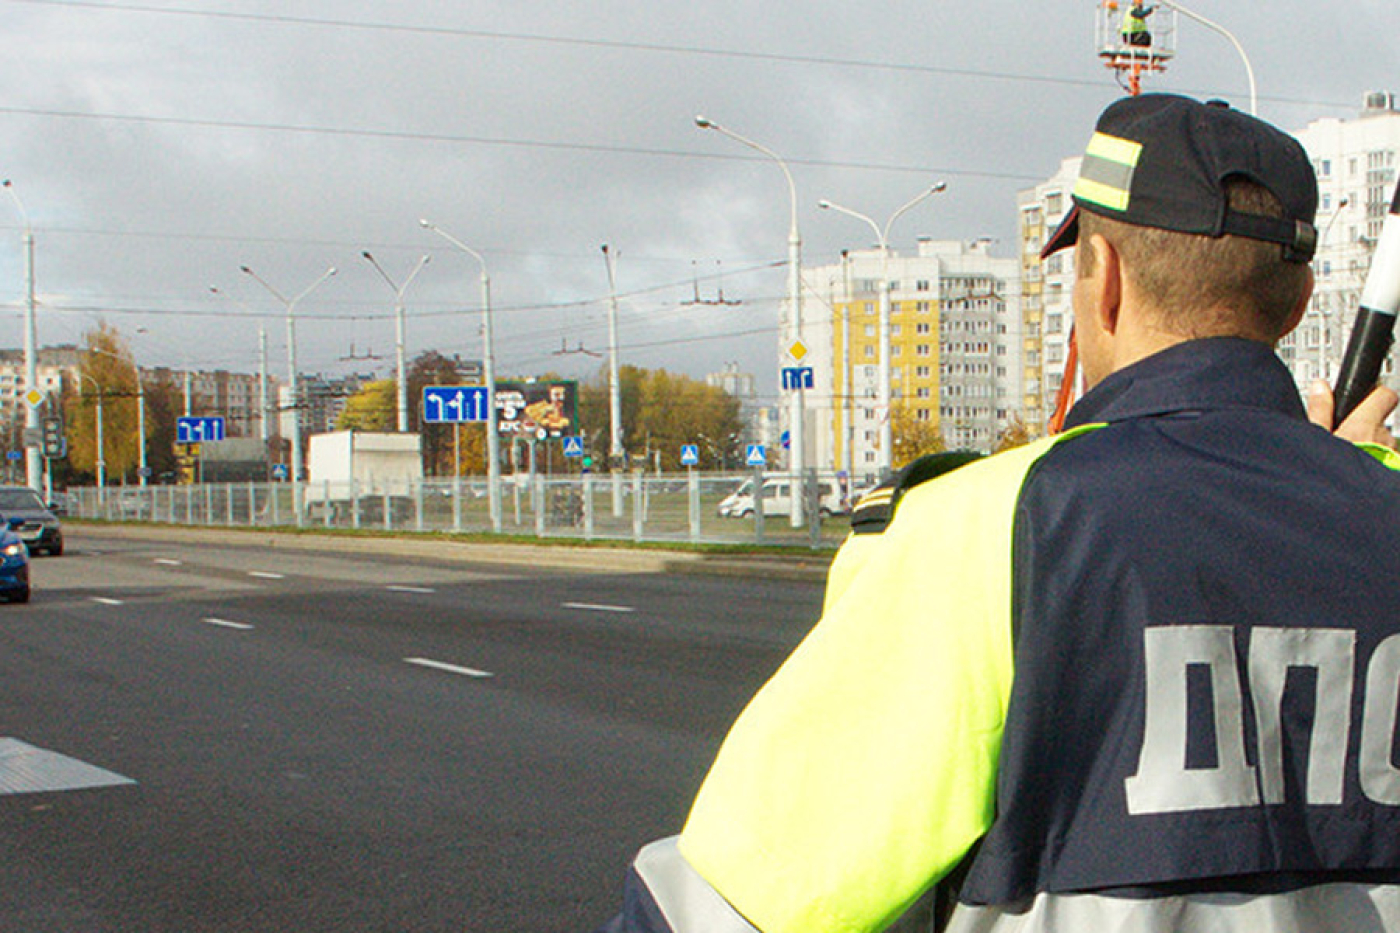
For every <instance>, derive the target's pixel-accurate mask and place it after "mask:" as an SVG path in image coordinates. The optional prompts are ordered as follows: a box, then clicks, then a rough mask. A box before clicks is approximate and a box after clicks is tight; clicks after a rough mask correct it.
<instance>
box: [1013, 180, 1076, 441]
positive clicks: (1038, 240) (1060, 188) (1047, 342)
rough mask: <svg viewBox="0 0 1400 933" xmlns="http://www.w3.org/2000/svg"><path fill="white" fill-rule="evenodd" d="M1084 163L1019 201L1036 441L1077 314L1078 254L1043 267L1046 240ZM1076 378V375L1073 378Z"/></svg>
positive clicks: (1025, 398)
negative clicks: (1042, 257)
mask: <svg viewBox="0 0 1400 933" xmlns="http://www.w3.org/2000/svg"><path fill="white" fill-rule="evenodd" d="M1080 161H1081V159H1080V158H1079V157H1078V156H1076V157H1074V158H1070V159H1065V160H1063V161H1062V162H1061V163H1060V168H1059V170H1058V171H1057V172H1055V174H1054V175H1053V176H1051V177H1050V178H1048V179H1047V180H1046V181H1044V182H1042V183H1041V184H1039V185H1036V186H1035V187H1034V188H1032V189H1029V190H1026V191H1022V192H1020V194H1019V195H1018V196H1017V204H1016V206H1017V210H1018V215H1019V230H1020V236H1019V242H1020V250H1019V258H1020V265H1021V277H1022V294H1021V334H1022V345H1021V363H1022V377H1021V385H1022V387H1023V389H1024V392H1023V395H1022V398H1021V411H1022V418H1023V419H1024V420H1025V424H1026V428H1027V430H1029V432H1030V434H1031V436H1032V437H1040V436H1042V435H1044V434H1045V432H1046V427H1047V425H1048V424H1049V422H1050V416H1051V414H1052V413H1053V412H1054V410H1055V401H1056V398H1057V397H1058V395H1059V391H1060V385H1061V383H1062V382H1063V381H1064V379H1065V371H1066V368H1067V364H1068V362H1069V358H1070V333H1071V330H1072V329H1073V326H1074V310H1073V308H1072V307H1071V305H1070V302H1071V298H1072V297H1073V294H1074V250H1072V249H1069V250H1064V251H1062V252H1059V253H1056V254H1055V255H1054V256H1051V257H1050V258H1049V259H1048V260H1045V261H1044V262H1042V261H1041V259H1040V251H1041V249H1042V248H1044V246H1045V241H1046V240H1047V239H1048V238H1049V236H1050V234H1051V233H1053V232H1054V231H1055V228H1056V227H1057V226H1059V223H1060V221H1061V220H1063V219H1064V216H1065V214H1066V213H1068V212H1069V210H1070V208H1071V207H1073V202H1071V200H1070V194H1071V192H1072V191H1073V190H1074V182H1075V179H1077V178H1078V177H1079V163H1080ZM1070 378H1071V379H1074V378H1075V376H1074V374H1071V376H1070Z"/></svg>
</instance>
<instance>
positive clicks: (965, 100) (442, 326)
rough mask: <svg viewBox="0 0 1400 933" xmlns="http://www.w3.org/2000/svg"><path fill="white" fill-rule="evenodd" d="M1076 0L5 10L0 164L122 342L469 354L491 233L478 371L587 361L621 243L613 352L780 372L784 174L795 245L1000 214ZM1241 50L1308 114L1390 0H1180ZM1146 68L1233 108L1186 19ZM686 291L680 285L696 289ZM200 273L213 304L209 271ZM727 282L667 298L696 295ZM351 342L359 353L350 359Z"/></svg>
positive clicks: (73, 316) (976, 231) (829, 254)
mask: <svg viewBox="0 0 1400 933" xmlns="http://www.w3.org/2000/svg"><path fill="white" fill-rule="evenodd" d="M1097 6H1098V3H1097V2H1096V0H1049V2H1037V3H1026V2H1024V0H1023V2H1010V0H982V2H963V0H874V2H870V3H864V4H856V3H850V2H844V3H837V2H831V0H806V2H793V0H767V2H762V3H760V2H738V0H704V2H689V3H679V2H675V0H649V2H645V3H641V2H632V3H623V2H618V0H595V2H591V3H579V2H563V0H554V2H546V0H509V2H501V0H456V2H447V0H395V2H392V3H390V2H387V0H335V2H331V0H275V2H274V0H265V2H258V0H135V2H129V3H128V2H120V0H118V2H107V0H95V2H71V0H0V22H3V24H4V25H3V27H0V28H3V31H4V34H5V39H6V41H5V50H6V54H5V56H4V61H3V64H0V177H4V178H9V179H11V180H12V182H13V189H12V190H13V191H14V192H15V193H16V194H18V195H19V197H20V200H21V202H22V204H23V208H24V210H25V211H26V212H27V214H28V217H29V221H30V224H31V226H32V228H33V230H34V235H35V239H36V244H37V245H36V258H37V263H36V265H37V283H38V286H37V290H38V294H39V301H40V312H39V322H40V323H39V335H40V341H41V343H43V344H46V345H47V344H53V343H61V342H74V341H78V340H80V339H81V337H82V335H83V333H84V332H85V331H87V330H88V329H90V328H92V327H93V326H94V325H95V324H96V323H97V322H99V321H106V322H107V323H108V324H110V325H112V326H114V327H116V328H118V329H119V330H120V331H122V333H123V334H124V335H125V336H126V337H127V339H128V341H129V342H130V344H131V345H132V347H133V349H134V351H135V353H136V356H137V359H138V360H139V361H140V362H141V363H142V364H143V365H173V366H178V367H203V368H228V369H235V370H242V371H247V372H253V371H256V369H257V366H258V358H259V355H258V330H259V328H260V327H262V328H265V329H266V331H267V339H268V348H269V367H270V369H271V371H272V372H273V373H274V374H276V375H279V376H281V375H285V372H286V365H287V364H286V324H285V321H286V315H285V306H284V305H282V304H281V303H279V302H278V301H277V299H275V298H273V297H272V296H271V295H270V294H268V293H267V291H265V290H264V289H263V287H262V286H261V285H259V284H258V283H257V282H256V281H254V280H253V279H252V278H250V277H249V276H247V275H244V274H242V273H240V271H239V267H240V266H242V265H248V266H250V267H251V268H253V269H254V270H255V271H256V272H257V273H258V275H259V276H261V277H262V278H263V279H265V280H266V281H267V282H269V283H271V284H272V285H273V286H274V287H275V288H276V289H277V290H278V291H280V292H281V293H282V294H283V295H285V296H287V297H291V296H292V295H294V294H296V293H298V292H300V291H301V290H302V289H304V288H306V287H307V286H309V285H311V284H312V283H313V282H314V281H316V279H317V278H318V277H319V276H321V274H322V273H323V272H324V271H325V270H326V269H327V268H328V267H330V266H332V265H334V266H336V267H337V268H338V270H339V271H338V274H337V275H336V276H335V277H334V278H331V279H329V280H327V281H326V282H325V283H324V284H322V285H321V286H320V287H319V288H317V289H316V290H315V291H313V292H312V293H311V294H310V295H308V296H307V297H306V298H305V299H303V300H302V301H301V303H300V304H298V306H297V319H298V324H297V328H298V330H297V334H298V337H297V345H298V357H299V362H300V364H301V365H300V368H301V370H302V371H304V372H325V373H341V372H346V371H351V370H353V371H358V372H378V373H381V374H388V373H389V372H390V369H391V367H392V361H393V350H394V326H393V315H392V308H393V293H392V291H391V289H390V288H389V287H388V285H386V283H385V282H384V280H383V279H381V278H379V276H378V275H377V273H375V271H374V269H373V268H372V267H371V266H370V265H369V263H367V262H366V261H365V260H364V259H363V258H362V257H361V252H362V251H364V250H370V251H372V252H373V254H374V255H375V257H376V258H377V259H378V260H379V261H380V262H381V264H382V265H383V267H384V268H385V269H386V270H387V271H388V273H389V275H390V276H391V277H393V278H395V279H396V280H398V281H400V282H402V280H403V279H404V278H405V277H406V276H407V275H408V274H409V272H410V270H411V269H412V268H413V266H414V264H415V263H416V262H417V261H418V259H419V257H420V256H422V255H424V254H431V256H432V259H431V261H430V262H429V264H428V265H427V266H426V267H425V268H424V269H423V270H422V272H421V273H420V274H419V275H418V276H417V278H416V279H415V280H414V282H413V283H412V285H411V287H410V288H409V289H408V291H407V294H406V305H407V309H408V329H407V341H406V344H407V349H408V353H409V355H410V356H412V355H416V354H417V353H419V352H421V351H422V350H424V349H428V348H435V349H438V350H440V351H442V352H445V353H448V354H452V353H457V354H461V355H462V356H463V357H466V358H476V357H478V356H479V354H480V346H481V344H480V326H479V322H480V315H479V313H478V312H479V309H480V293H479V281H478V266H477V265H476V263H475V261H474V260H472V259H471V258H470V257H469V256H468V255H466V254H464V253H462V252H460V251H456V250H454V249H453V248H452V247H451V246H449V245H448V244H447V243H446V242H445V241H443V240H442V239H440V238H438V237H436V236H434V235H433V234H432V233H431V232H429V231H427V230H424V229H422V228H421V227H420V226H419V225H418V220H419V218H424V217H426V218H429V219H431V220H432V221H433V222H435V223H436V224H438V225H439V226H440V227H442V228H443V229H444V230H447V231H449V232H450V233H452V234H453V235H454V236H456V237H457V238H458V239H460V240H462V241H464V242H466V243H467V244H469V245H471V246H472V247H473V248H474V249H476V250H478V251H479V252H481V253H482V254H483V255H484V256H485V259H486V262H487V265H488V267H489V271H490V275H491V282H492V295H493V302H492V303H493V306H494V307H495V309H496V315H495V321H496V349H497V357H498V373H500V374H501V375H502V376H504V375H514V374H528V373H533V372H540V371H544V370H556V371H563V372H567V373H572V374H579V375H587V374H589V373H592V372H594V371H596V370H597V368H598V366H599V365H600V364H601V360H600V359H599V358H598V357H596V356H594V355H593V354H598V353H601V352H603V351H604V350H606V347H607V330H606V307H607V295H608V279H607V269H606V267H605V265H604V259H603V254H602V252H601V249H600V247H601V245H602V244H604V243H606V244H609V246H610V248H611V250H613V251H614V252H615V253H617V254H620V258H619V260H618V263H617V285H618V289H619V292H620V293H621V296H622V297H621V302H620V308H621V310H620V316H619V320H620V331H621V339H622V344H623V361H624V362H631V363H636V364H638V365H642V366H647V367H665V368H668V369H671V370H673V371H679V372H685V373H689V374H692V375H697V376H698V375H703V374H704V373H705V372H708V371H713V370H715V369H718V368H719V367H720V366H721V365H723V363H725V362H726V361H735V362H738V363H740V365H741V366H743V367H744V368H745V369H747V370H750V371H754V372H755V373H756V374H757V375H759V376H760V385H761V386H762V387H763V388H764V389H765V390H767V391H771V389H772V385H773V381H774V379H773V372H774V369H775V366H776V360H775V352H774V350H775V346H776V342H777V320H778V310H779V302H780V299H781V296H782V293H783V289H784V272H783V269H782V268H781V264H782V262H783V260H784V259H785V258H786V251H787V228H788V209H789V208H788V193H787V189H786V186H785V183H784V181H783V178H782V175H781V172H780V171H779V169H778V167H777V165H776V164H775V163H773V162H772V161H769V160H766V159H765V158H764V157H762V156H760V155H758V154H757V153H754V152H752V151H750V150H747V149H745V148H743V147H742V146H739V145H738V144H736V143H734V142H732V141H731V140H728V139H726V138H724V137H723V136H721V135H720V134H718V133H715V132H707V131H702V130H699V129H697V128H696V127H695V124H694V117H695V115H696V114H699V113H703V114H705V115H706V116H708V117H710V118H712V119H714V120H715V121H717V122H720V123H722V124H724V125H725V126H727V127H729V128H730V129H732V130H734V131H736V132H738V133H741V134H743V135H745V136H748V137H750V138H751V139H754V140H755V141H758V142H760V143H762V144H763V145H765V146H767V147H769V148H771V149H772V150H775V151H776V152H777V153H779V154H780V155H782V157H783V158H784V159H786V160H787V161H788V162H789V164H790V165H791V168H792V171H793V174H794V176H795V179H796V185H797V189H798V198H799V223H800V227H801V231H802V237H803V241H804V262H805V263H807V264H808V265H819V264H826V263H830V262H833V261H835V260H836V258H837V257H838V255H839V251H840V250H841V249H843V248H858V247H863V246H867V245H869V242H868V241H869V240H870V236H869V234H868V231H867V230H865V228H864V227H863V226H862V225H860V224H858V223H857V222H855V221H852V220H850V219H848V218H844V217H841V216H839V215H835V214H832V213H830V212H825V211H819V210H818V209H817V207H816V202H817V201H818V200H819V199H822V198H829V199H831V200H833V201H837V202H840V203H842V204H845V205H847V206H849V207H852V208H854V209H856V210H860V211H863V212H865V213H868V214H871V215H872V216H875V217H876V218H879V219H881V220H883V218H885V217H888V216H889V214H890V213H891V212H892V211H893V210H894V209H895V208H897V207H898V206H899V205H901V204H903V203H904V202H905V201H907V200H908V199H909V198H910V197H912V196H913V195H914V194H915V193H917V192H918V191H919V190H920V189H921V188H922V187H923V186H925V185H927V184H929V183H930V182H933V181H937V180H945V181H946V182H947V183H948V190H947V191H946V192H945V193H944V194H942V195H939V196H938V197H936V198H933V199H931V200H929V201H927V202H925V204H923V205H921V206H920V207H919V208H917V209H915V210H914V211H912V212H911V213H909V214H908V215H906V216H905V217H904V218H903V219H902V220H901V221H900V225H899V226H898V227H897V228H896V229H895V231H894V235H893V240H894V242H895V245H896V246H901V247H906V248H907V247H908V246H910V245H912V243H913V242H914V240H915V238H916V237H919V236H932V237H936V238H949V239H973V238H976V237H979V236H990V237H993V238H995V239H996V240H997V241H999V242H998V245H997V247H996V248H995V249H996V252H997V253H998V254H1000V255H1010V254H1011V250H1012V246H1013V238H1014V229H1015V227H1014V224H1015V196H1016V192H1017V191H1018V190H1020V189H1023V188H1026V187H1028V186H1030V185H1032V184H1034V183H1035V182H1036V181H1037V180H1040V179H1043V178H1045V177H1047V176H1048V175H1050V174H1051V173H1053V171H1054V170H1055V169H1056V167H1057V166H1058V164H1059V161H1060V159H1062V158H1064V157H1066V156H1070V155H1075V154H1078V152H1079V150H1080V149H1081V148H1082V146H1083V144H1084V142H1085V140H1086V139H1087V137H1088V133H1089V130H1090V128H1091V126H1092V123H1093V120H1094V118H1095V116H1096V115H1097V113H1098V112H1099V110H1101V109H1102V107H1103V106H1104V105H1106V104H1107V103H1108V102H1110V101H1111V100H1113V99H1114V98H1115V97H1117V96H1118V95H1120V94H1121V93H1122V91H1121V90H1120V88H1119V87H1118V85H1117V84H1116V83H1115V81H1114V78H1113V76H1112V75H1111V74H1110V73H1109V72H1108V71H1107V70H1106V69H1104V68H1103V67H1102V66H1101V65H1100V64H1099V62H1098V60H1097V58H1096V56H1095V54H1094V19H1095V11H1096V8H1097ZM1190 9H1192V10H1193V11H1195V12H1197V13H1198V14H1200V15H1202V16H1205V17H1207V18H1209V19H1212V20H1214V21H1216V22H1219V23H1220V24H1222V25H1224V26H1226V27H1228V28H1229V29H1231V30H1232V31H1233V32H1235V33H1236V35H1237V36H1238V37H1239V39H1240V41H1241V43H1242V44H1243V46H1244V48H1245V50H1246V52H1247V53H1248V55H1249V57H1250V60H1251V62H1252V64H1253V68H1254V72H1255V76H1256V79H1257V84H1258V94H1259V112H1260V115H1261V116H1264V117H1265V118H1267V119H1270V120H1272V121H1274V122H1276V123H1279V124H1280V125H1282V126H1284V127H1286V128H1290V129H1298V128H1301V127H1302V126H1304V125H1305V124H1306V123H1307V122H1308V121H1310V120H1313V119H1317V118H1319V117H1323V116H1337V117H1351V116H1354V115H1355V113H1356V111H1357V109H1358V106H1359V103H1360V100H1361V97H1362V94H1363V92H1364V91H1367V90H1397V91H1400V43H1397V42H1396V41H1395V38H1394V37H1395V36H1397V35H1400V4H1397V3H1396V2H1394V0H1353V2H1351V3H1349V4H1346V5H1345V6H1342V5H1335V4H1326V3H1319V2H1316V0H1313V2H1302V0H1273V2H1265V0H1234V2H1225V0H1192V2H1191V5H1190ZM1148 85H1149V87H1150V88H1151V89H1157V90H1169V91H1177V92H1183V93H1191V94H1195V95H1198V96H1219V97H1225V98H1227V99H1230V100H1232V101H1234V102H1236V103H1237V104H1241V105H1243V104H1245V103H1246V102H1247V88H1248V84H1247V81H1246V77H1245V70H1244V66H1243V64H1242V63H1241V60H1240V58H1239V56H1238V54H1237V53H1236V52H1235V50H1234V49H1233V47H1231V46H1230V45H1229V44H1228V43H1227V41H1226V40H1225V39H1224V38H1222V37H1221V36H1219V35H1218V34H1216V33H1214V32H1211V31H1210V30H1208V29H1206V28H1204V27H1202V26H1199V25H1196V24H1195V23H1193V22H1191V21H1188V20H1186V19H1182V20H1181V21H1180V23H1179V26H1178V34H1177V56H1176V59H1175V61H1174V62H1173V63H1172V66H1171V68H1170V69H1169V71H1168V72H1167V73H1166V74H1165V75H1163V76H1160V77H1158V78H1155V79H1153V80H1151V81H1150V82H1148ZM20 217H21V215H20V212H19V210H18V208H17V207H16V205H15V203H14V202H13V200H9V199H5V200H0V346H20V345H21V343H22V330H21V323H22V315H21V306H22V300H23V260H22V250H21V246H20V234H21V229H22V222H21V219H20ZM697 279H698V284H697ZM211 285H212V286H216V287H217V288H218V289H219V290H220V292H221V294H216V293H213V292H211V291H210V286H211ZM720 288H722V289H723V294H724V297H725V298H726V299H728V300H730V301H733V302H742V303H737V304H728V305H717V304H713V303H710V304H693V303H688V302H692V301H693V299H694V297H695V295H696V293H697V291H698V293H699V294H700V296H701V297H702V298H705V299H714V298H715V297H716V296H717V294H718V291H719V289H720ZM374 357H378V359H375V358H374Z"/></svg>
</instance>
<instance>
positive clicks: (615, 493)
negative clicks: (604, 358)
mask: <svg viewBox="0 0 1400 933" xmlns="http://www.w3.org/2000/svg"><path fill="white" fill-rule="evenodd" d="M603 261H604V262H605V263H606V264H607V267H608V422H609V427H608V471H609V472H610V473H611V474H612V502H613V517H614V518H617V517H619V516H621V515H622V472H623V470H624V469H625V468H626V465H627V451H626V449H624V448H623V446H622V380H621V377H620V376H619V374H618V363H617V279H616V275H617V270H616V268H615V266H614V262H615V258H614V255H613V254H612V253H610V252H608V244H606V243H604V244H603Z"/></svg>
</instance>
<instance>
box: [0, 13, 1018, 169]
mask: <svg viewBox="0 0 1400 933" xmlns="http://www.w3.org/2000/svg"><path fill="white" fill-rule="evenodd" d="M8 2H11V3H13V2H16V0H8ZM3 114H8V115H10V116H25V117H50V118H53V119H63V120H110V121H113V122H119V123H140V124H147V125H152V126H181V127H200V128H204V129H219V130H256V131H259V132H270V133H296V134H306V135H317V136H341V137H349V138H362V139H393V140H408V141H412V142H436V143H461V144H464V145H474V146H504V147H510V148H525V149H543V150H554V151H560V152H593V153H605V154H612V155H636V156H650V157H656V158H669V159H703V160H709V161H721V162H762V161H763V159H762V157H760V156H749V155H744V154H743V153H723V152H701V151H699V150H688V149H648V148H646V147H644V146H617V145H609V144H604V143H577V142H557V141H552V140H543V139H507V138H504V137H491V136H469V135H457V134H450V133H424V132H416V131H408V130H383V129H368V128H364V127H338V126H313V125H307V124H296V123H262V122H258V121H255V120H215V119H207V118H197V117H168V116H156V115H153V114H132V113H95V112H84V111H81V110H55V109H50V108H43V107H0V115H3ZM787 161H788V162H789V163H790V164H792V165H801V166H805V167H807V168H839V169H851V170H856V171H869V172H900V173H918V174H921V175H929V174H933V175H940V174H941V175H956V176H959V177H966V178H986V179H992V180H999V181H1036V180H1041V176H1040V175H1036V174H1033V173H1029V172H1027V173H1015V172H988V171H981V170H976V169H957V168H944V167H935V166H928V165H893V164H879V163H873V162H842V161H836V160H831V159H802V158H793V159H788V160H787Z"/></svg>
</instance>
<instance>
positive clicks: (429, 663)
mask: <svg viewBox="0 0 1400 933" xmlns="http://www.w3.org/2000/svg"><path fill="white" fill-rule="evenodd" d="M403 660H404V663H405V664H415V665H417V666H418V667H430V668H432V669H433V670H435V671H446V672H447V673H449V674H461V675H462V676H463V677H494V676H495V675H494V674H492V673H491V672H490V671H479V670H477V669H476V668H474V667H462V666H461V665H460V664H448V663H447V662H445V661H434V660H432V659H431V658H404V659H403Z"/></svg>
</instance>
